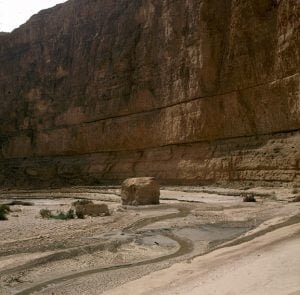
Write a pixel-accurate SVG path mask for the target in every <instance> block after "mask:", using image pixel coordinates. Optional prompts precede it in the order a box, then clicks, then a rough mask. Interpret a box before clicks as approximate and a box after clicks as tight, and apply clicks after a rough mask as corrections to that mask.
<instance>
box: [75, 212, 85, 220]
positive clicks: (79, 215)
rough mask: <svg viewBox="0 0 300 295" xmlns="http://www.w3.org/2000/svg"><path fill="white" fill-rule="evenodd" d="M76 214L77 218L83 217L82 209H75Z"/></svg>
mask: <svg viewBox="0 0 300 295" xmlns="http://www.w3.org/2000/svg"><path fill="white" fill-rule="evenodd" d="M76 216H77V218H79V219H84V214H83V211H78V210H76Z"/></svg>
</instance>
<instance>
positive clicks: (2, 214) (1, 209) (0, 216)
mask: <svg viewBox="0 0 300 295" xmlns="http://www.w3.org/2000/svg"><path fill="white" fill-rule="evenodd" d="M9 212H10V208H9V206H8V205H0V220H7V215H8V214H9Z"/></svg>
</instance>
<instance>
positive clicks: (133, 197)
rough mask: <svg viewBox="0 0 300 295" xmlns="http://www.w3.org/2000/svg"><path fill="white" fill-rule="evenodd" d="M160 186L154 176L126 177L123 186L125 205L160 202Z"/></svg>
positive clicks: (123, 202) (122, 192)
mask: <svg viewBox="0 0 300 295" xmlns="http://www.w3.org/2000/svg"><path fill="white" fill-rule="evenodd" d="M159 196H160V187H159V183H158V181H156V180H155V179H154V178H153V177H138V178H129V179H126V180H125V181H124V182H123V184H122V188H121V198H122V204H123V205H134V206H138V205H155V204H159Z"/></svg>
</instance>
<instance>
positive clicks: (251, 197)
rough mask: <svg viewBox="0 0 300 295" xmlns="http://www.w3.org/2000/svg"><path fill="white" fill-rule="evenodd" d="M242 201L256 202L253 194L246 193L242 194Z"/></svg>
mask: <svg viewBox="0 0 300 295" xmlns="http://www.w3.org/2000/svg"><path fill="white" fill-rule="evenodd" d="M243 202H256V199H255V197H254V194H246V195H244V197H243Z"/></svg>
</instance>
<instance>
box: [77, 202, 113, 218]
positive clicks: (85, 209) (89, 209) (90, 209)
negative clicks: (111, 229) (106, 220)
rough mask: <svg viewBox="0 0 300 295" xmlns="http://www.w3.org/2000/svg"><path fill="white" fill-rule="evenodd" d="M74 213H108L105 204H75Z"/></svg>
mask: <svg viewBox="0 0 300 295" xmlns="http://www.w3.org/2000/svg"><path fill="white" fill-rule="evenodd" d="M75 210H76V215H77V216H82V217H83V216H85V215H88V216H93V217H96V216H108V215H110V213H109V210H108V206H107V205H106V204H93V203H88V204H78V205H75Z"/></svg>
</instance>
